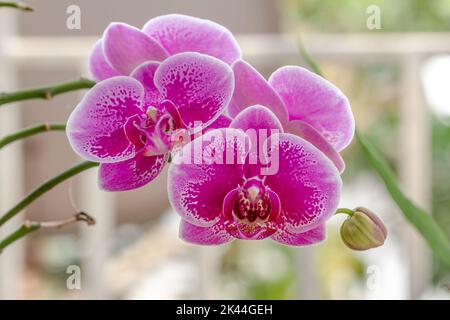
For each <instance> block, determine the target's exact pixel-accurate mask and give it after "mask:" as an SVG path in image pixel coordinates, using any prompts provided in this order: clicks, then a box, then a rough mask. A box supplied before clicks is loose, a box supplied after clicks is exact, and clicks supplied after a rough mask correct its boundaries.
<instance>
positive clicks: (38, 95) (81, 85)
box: [0, 78, 95, 106]
mask: <svg viewBox="0 0 450 320" xmlns="http://www.w3.org/2000/svg"><path fill="white" fill-rule="evenodd" d="M94 85H95V81H93V80H89V79H83V78H81V79H79V80H75V81H69V82H64V83H61V84H57V85H54V86H48V87H41V88H34V89H28V90H21V91H16V92H10V93H2V94H0V106H1V105H4V104H6V103H11V102H16V101H22V100H30V99H45V100H50V99H51V98H53V97H54V96H57V95H59V94H62V93H66V92H70V91H75V90H80V89H89V88H92V87H93V86H94Z"/></svg>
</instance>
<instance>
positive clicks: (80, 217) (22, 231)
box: [0, 212, 95, 254]
mask: <svg viewBox="0 0 450 320" xmlns="http://www.w3.org/2000/svg"><path fill="white" fill-rule="evenodd" d="M79 221H83V222H86V223H87V225H88V226H90V225H94V224H95V219H94V218H93V217H91V216H90V215H88V214H86V213H84V212H78V213H77V214H75V215H74V216H72V217H70V218H68V219H64V220H60V221H45V222H37V221H25V222H24V223H23V224H22V225H21V226H20V227H19V228H18V229H17V230H16V231H14V232H13V233H11V234H10V235H9V236H7V237H6V238H5V239H3V240H2V241H0V254H1V253H2V251H3V250H4V249H5V248H6V247H7V246H9V245H11V244H12V243H14V242H16V241H18V240H20V239H22V238H23V237H25V236H27V235H28V234H30V233H32V232H34V231H37V230H39V229H41V228H54V229H60V228H62V227H65V226H68V225H71V224H74V223H77V222H79Z"/></svg>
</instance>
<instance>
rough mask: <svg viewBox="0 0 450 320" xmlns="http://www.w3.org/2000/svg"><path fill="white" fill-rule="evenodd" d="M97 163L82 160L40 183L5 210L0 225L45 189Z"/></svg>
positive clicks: (40, 194)
mask: <svg viewBox="0 0 450 320" xmlns="http://www.w3.org/2000/svg"><path fill="white" fill-rule="evenodd" d="M98 165H99V164H98V163H94V162H89V161H85V162H82V163H80V164H78V165H76V166H74V167H72V168H70V169H69V170H67V171H64V172H63V173H61V174H59V175H57V176H56V177H54V178H52V179H50V180H48V181H46V182H44V183H43V184H42V185H40V186H39V187H38V188H36V189H35V190H33V191H32V192H31V193H29V194H28V195H27V196H25V198H23V199H22V200H21V201H20V202H19V203H18V204H16V205H15V206H14V207H13V208H11V209H10V210H9V211H7V212H6V213H5V214H4V215H3V216H2V217H1V218H0V226H2V225H3V224H5V223H6V222H7V221H8V220H10V219H11V218H13V217H14V216H15V215H16V214H18V213H19V212H20V211H22V210H23V209H25V208H26V207H27V206H28V205H30V204H31V203H32V202H33V201H34V200H36V199H37V198H39V197H40V196H42V195H43V194H44V193H46V192H47V191H49V190H51V189H53V188H54V187H55V186H57V185H58V184H60V183H61V182H63V181H65V180H67V179H69V178H71V177H73V176H75V175H77V174H78V173H80V172H83V171H85V170H87V169H90V168H93V167H96V166H98Z"/></svg>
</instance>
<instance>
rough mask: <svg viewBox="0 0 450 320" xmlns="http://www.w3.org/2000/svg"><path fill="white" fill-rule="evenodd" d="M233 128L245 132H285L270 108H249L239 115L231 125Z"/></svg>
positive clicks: (257, 106) (258, 106)
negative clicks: (250, 130)
mask: <svg viewBox="0 0 450 320" xmlns="http://www.w3.org/2000/svg"><path fill="white" fill-rule="evenodd" d="M230 127H231V128H236V129H241V130H243V131H246V130H249V129H252V130H256V131H258V130H271V131H275V130H277V132H283V126H282V125H281V122H280V120H278V118H277V116H276V115H275V114H274V113H273V112H272V111H270V110H269V109H268V108H266V107H263V106H260V105H256V106H251V107H248V108H247V109H245V110H243V111H242V112H241V113H239V114H238V115H237V117H236V118H234V119H233V121H232V122H231V124H230Z"/></svg>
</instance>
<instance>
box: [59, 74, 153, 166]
mask: <svg viewBox="0 0 450 320" xmlns="http://www.w3.org/2000/svg"><path fill="white" fill-rule="evenodd" d="M143 96H144V88H143V87H142V85H141V84H140V83H139V82H138V81H137V80H134V79H133V78H130V77H124V76H120V77H114V78H110V79H107V80H104V81H102V82H99V83H97V84H96V85H95V86H94V87H93V88H92V89H91V90H90V91H89V92H88V93H87V94H86V95H85V96H84V98H83V99H82V100H81V102H80V103H79V104H78V106H77V107H76V108H75V109H74V110H73V112H72V114H71V115H70V117H69V120H68V121H67V136H68V138H69V142H70V144H71V146H72V148H73V150H74V151H75V152H76V153H78V154H79V155H80V156H81V157H83V158H85V159H87V160H90V161H96V162H118V161H123V160H127V159H130V158H132V157H133V156H134V155H135V152H136V147H135V146H134V145H133V144H132V143H131V142H130V141H129V140H128V138H127V136H126V134H125V130H124V126H125V124H126V123H127V120H128V119H129V118H131V117H133V116H136V115H141V114H145V111H144V110H143V106H142V98H143Z"/></svg>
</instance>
